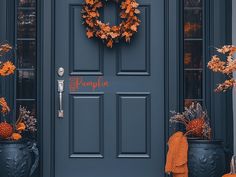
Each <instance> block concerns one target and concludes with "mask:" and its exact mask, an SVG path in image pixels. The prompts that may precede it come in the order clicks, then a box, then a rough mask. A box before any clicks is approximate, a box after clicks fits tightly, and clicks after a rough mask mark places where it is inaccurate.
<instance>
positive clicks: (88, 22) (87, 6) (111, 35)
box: [81, 0, 141, 48]
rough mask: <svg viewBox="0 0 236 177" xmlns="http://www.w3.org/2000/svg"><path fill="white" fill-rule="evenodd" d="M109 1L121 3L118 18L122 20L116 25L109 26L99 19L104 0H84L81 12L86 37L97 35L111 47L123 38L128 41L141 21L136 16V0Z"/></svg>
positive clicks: (137, 10) (138, 12) (137, 11)
mask: <svg viewBox="0 0 236 177" xmlns="http://www.w3.org/2000/svg"><path fill="white" fill-rule="evenodd" d="M109 1H111V2H116V3H121V5H120V8H121V12H120V18H121V19H122V20H121V23H120V24H119V25H117V26H110V25H109V23H103V22H102V21H100V19H99V18H100V13H99V9H101V8H102V7H104V4H105V1H104V0H85V3H84V5H83V9H82V11H81V13H82V18H83V21H84V22H83V24H84V25H85V26H86V28H87V33H86V35H87V37H88V38H93V37H97V38H99V39H101V40H102V41H103V42H105V43H106V46H107V47H110V48H112V47H113V44H114V43H115V42H116V43H117V42H119V41H120V40H121V39H123V38H124V39H125V41H126V42H130V40H131V37H133V35H134V34H135V33H136V32H137V31H138V26H139V25H140V22H141V21H140V20H139V18H138V17H137V15H138V14H140V10H139V9H138V6H139V4H138V3H137V2H136V0H109ZM106 2H107V1H106Z"/></svg>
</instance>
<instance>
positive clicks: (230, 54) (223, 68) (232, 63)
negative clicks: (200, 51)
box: [207, 45, 236, 92]
mask: <svg viewBox="0 0 236 177" xmlns="http://www.w3.org/2000/svg"><path fill="white" fill-rule="evenodd" d="M217 52H219V53H220V54H221V56H218V55H214V56H212V58H211V61H209V62H208V65H207V66H208V68H209V69H210V70H212V71H213V72H219V73H222V74H225V75H226V76H227V79H226V80H225V81H224V82H223V83H221V84H219V85H218V86H217V88H216V89H215V91H216V92H222V91H223V92H225V91H227V90H228V89H230V88H232V87H234V86H235V85H236V80H235V79H234V78H233V72H235V71H236V59H235V58H234V54H235V52H236V46H233V45H225V46H223V47H222V48H219V49H217ZM222 55H223V56H222Z"/></svg>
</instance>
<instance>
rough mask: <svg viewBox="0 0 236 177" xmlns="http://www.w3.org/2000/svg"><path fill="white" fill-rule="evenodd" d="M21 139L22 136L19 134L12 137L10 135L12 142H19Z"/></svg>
mask: <svg viewBox="0 0 236 177" xmlns="http://www.w3.org/2000/svg"><path fill="white" fill-rule="evenodd" d="M21 138H22V136H21V135H20V134H19V133H13V134H12V135H11V139H13V140H16V141H17V140H20V139H21Z"/></svg>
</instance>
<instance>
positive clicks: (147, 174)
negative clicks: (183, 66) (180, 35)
mask: <svg viewBox="0 0 236 177" xmlns="http://www.w3.org/2000/svg"><path fill="white" fill-rule="evenodd" d="M138 2H139V4H140V10H141V14H140V19H141V21H142V22H141V26H140V28H139V31H138V33H137V34H135V36H134V38H133V39H132V40H131V43H130V44H125V43H124V42H121V43H120V44H116V45H115V46H114V47H113V49H108V48H107V47H105V45H103V44H102V43H101V42H100V41H98V40H96V39H93V40H89V39H87V37H86V32H85V27H84V26H83V25H82V20H81V13H80V12H81V4H82V3H83V1H82V0H55V72H57V70H58V68H60V67H63V68H64V69H65V73H64V76H62V77H60V76H59V75H56V76H55V77H56V78H55V81H56V83H55V85H56V86H57V85H58V83H57V80H64V84H65V86H64V92H63V94H62V104H63V105H62V108H63V111H64V117H63V118H59V117H58V111H57V110H58V109H59V99H58V98H59V93H58V90H57V88H56V90H55V103H56V112H55V113H56V114H55V115H56V117H55V176H56V177H163V176H164V156H165V152H164V147H165V142H164V141H165V140H164V0H138ZM102 13H103V17H104V18H103V21H105V22H109V23H110V24H115V23H116V22H117V21H118V18H119V12H118V8H117V7H116V5H115V4H114V3H108V5H107V6H106V7H105V8H104V11H103V12H102Z"/></svg>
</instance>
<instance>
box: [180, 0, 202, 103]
mask: <svg viewBox="0 0 236 177" xmlns="http://www.w3.org/2000/svg"><path fill="white" fill-rule="evenodd" d="M183 1H184V3H183V60H184V61H183V78H184V79H183V87H184V106H188V105H189V104H191V102H192V101H198V102H200V103H203V104H204V89H203V82H204V69H205V62H204V0H183Z"/></svg>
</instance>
